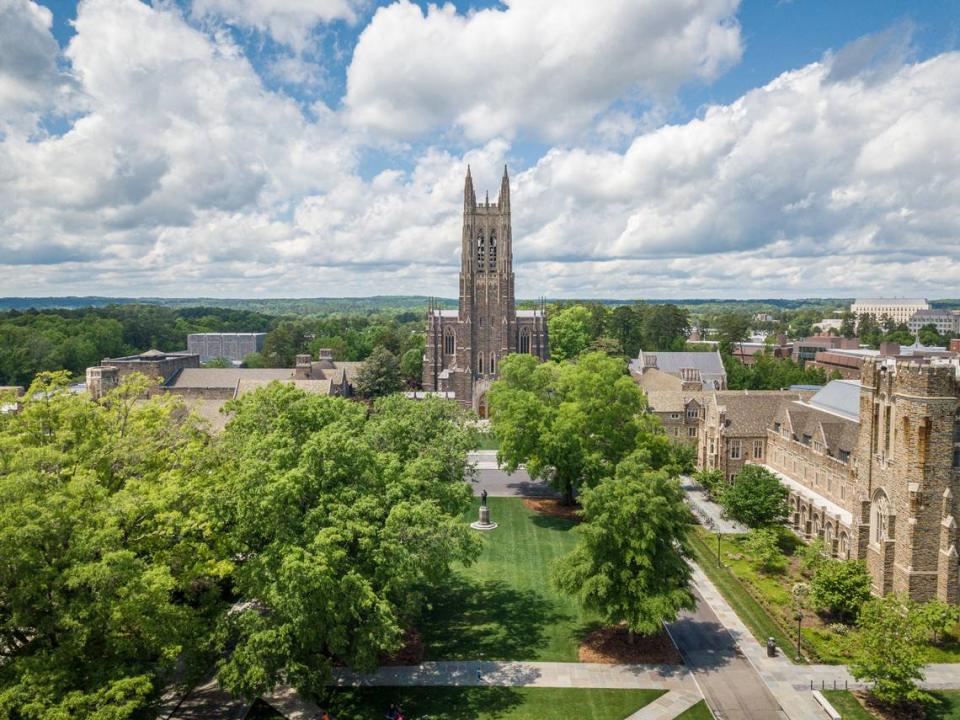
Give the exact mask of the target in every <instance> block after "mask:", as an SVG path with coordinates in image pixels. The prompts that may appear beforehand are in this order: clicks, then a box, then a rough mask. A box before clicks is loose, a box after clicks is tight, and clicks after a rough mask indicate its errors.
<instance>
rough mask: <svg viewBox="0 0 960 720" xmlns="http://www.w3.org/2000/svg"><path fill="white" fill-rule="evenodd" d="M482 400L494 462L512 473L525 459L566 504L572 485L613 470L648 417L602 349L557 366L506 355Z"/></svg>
mask: <svg viewBox="0 0 960 720" xmlns="http://www.w3.org/2000/svg"><path fill="white" fill-rule="evenodd" d="M488 398H489V400H490V410H491V419H492V423H493V429H494V432H495V433H496V435H497V438H499V440H500V450H499V453H498V457H499V459H500V461H501V462H502V463H503V464H504V465H505V467H506V468H507V469H508V470H509V471H511V472H512V471H513V470H515V469H516V468H517V467H518V466H519V465H520V464H521V463H525V464H526V466H527V471H528V472H529V473H530V475H531V476H532V477H534V478H542V479H545V480H547V481H549V482H550V483H551V484H552V485H553V486H554V487H556V488H557V489H558V490H560V491H561V492H562V493H563V496H564V500H565V502H567V503H572V502H573V495H574V492H575V491H576V490H577V489H579V488H581V487H591V486H593V485H595V484H597V483H598V482H599V481H600V479H601V478H604V477H609V476H611V475H613V473H614V470H615V469H616V466H617V464H618V463H619V462H620V461H621V460H622V459H623V458H624V457H626V456H627V455H629V454H630V453H631V452H633V450H634V449H635V447H636V441H637V437H638V434H639V433H640V430H641V423H642V422H646V420H642V419H641V417H640V413H641V411H642V410H643V407H644V397H643V393H642V392H641V391H640V389H639V388H638V387H637V385H636V383H634V382H633V380H632V379H631V378H630V376H629V375H628V374H627V370H626V365H625V364H624V363H623V361H621V360H618V359H616V358H611V357H609V356H607V355H605V354H603V353H587V354H585V355H582V356H580V358H579V360H578V361H577V362H576V363H571V362H565V363H561V364H554V363H543V364H540V363H538V362H537V360H536V358H534V357H532V356H530V355H520V354H514V355H508V356H507V357H506V358H504V359H503V362H502V363H501V364H500V379H499V380H497V381H496V382H494V383H493V386H492V387H491V388H490V391H489V393H488ZM653 420H654V421H655V420H656V418H653ZM651 434H652V433H651ZM663 439H664V440H666V438H663ZM667 442H669V441H667ZM667 452H668V454H669V451H667ZM669 459H672V455H670V456H669V458H668V460H669Z"/></svg>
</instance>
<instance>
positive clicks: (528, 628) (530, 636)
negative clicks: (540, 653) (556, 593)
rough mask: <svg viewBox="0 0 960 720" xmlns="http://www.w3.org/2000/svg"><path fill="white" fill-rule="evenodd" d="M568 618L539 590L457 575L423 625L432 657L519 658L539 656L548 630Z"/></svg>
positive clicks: (448, 658)
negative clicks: (518, 588) (537, 652)
mask: <svg viewBox="0 0 960 720" xmlns="http://www.w3.org/2000/svg"><path fill="white" fill-rule="evenodd" d="M569 619H570V618H569V616H567V615H564V614H561V613H558V612H557V611H556V609H555V608H554V606H553V603H551V602H550V601H549V600H548V599H546V598H545V597H544V596H542V595H541V594H540V593H538V592H536V591H534V590H517V589H515V588H512V587H510V586H509V585H507V584H506V583H505V582H502V581H500V580H491V581H487V582H479V581H476V580H472V579H470V578H467V577H465V576H464V575H462V574H460V573H456V574H455V575H454V576H453V578H452V579H451V581H450V583H449V584H448V585H446V586H444V588H443V590H442V594H440V595H438V596H437V597H435V598H434V599H433V608H432V610H430V611H429V612H428V613H427V617H426V618H425V620H424V622H423V623H422V624H421V627H422V628H423V630H422V634H423V642H424V646H425V650H426V656H427V659H430V660H516V659H520V658H532V657H535V656H536V650H537V649H538V648H540V647H542V646H543V644H544V642H545V640H544V636H543V631H544V628H546V627H547V626H549V625H552V624H554V623H557V622H562V621H564V620H569Z"/></svg>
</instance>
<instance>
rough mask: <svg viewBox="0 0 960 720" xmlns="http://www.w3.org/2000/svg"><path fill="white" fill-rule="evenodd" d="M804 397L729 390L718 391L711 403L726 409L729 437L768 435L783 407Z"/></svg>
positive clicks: (797, 394) (726, 430)
mask: <svg viewBox="0 0 960 720" xmlns="http://www.w3.org/2000/svg"><path fill="white" fill-rule="evenodd" d="M800 397H801V396H800V393H795V392H788V391H781V390H726V391H722V392H718V393H714V394H713V396H712V397H711V400H710V402H712V403H715V404H716V406H717V409H718V410H719V409H722V410H724V411H725V417H726V425H725V426H724V431H723V432H724V434H725V435H726V436H727V437H764V436H765V435H766V434H767V429H768V428H769V427H770V426H771V425H772V424H773V420H774V418H775V417H776V415H777V411H778V410H779V409H780V408H781V406H782V405H783V404H784V403H785V402H789V401H791V400H798V399H799V398H800Z"/></svg>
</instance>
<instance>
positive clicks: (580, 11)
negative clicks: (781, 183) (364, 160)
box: [345, 0, 741, 139]
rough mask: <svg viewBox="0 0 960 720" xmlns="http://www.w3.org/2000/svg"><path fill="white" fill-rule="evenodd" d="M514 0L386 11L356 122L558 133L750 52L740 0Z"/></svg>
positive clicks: (358, 81)
mask: <svg viewBox="0 0 960 720" xmlns="http://www.w3.org/2000/svg"><path fill="white" fill-rule="evenodd" d="M505 4H506V8H505V9H499V8H492V9H488V10H482V11H479V12H473V13H470V14H468V15H461V14H459V13H457V11H456V9H455V8H454V7H453V5H451V4H445V5H444V6H442V7H437V6H435V5H430V6H428V8H427V12H426V14H424V13H423V12H422V11H421V9H420V8H419V7H418V6H417V5H414V4H413V3H411V2H408V0H399V2H396V3H394V4H392V5H390V6H388V7H385V8H380V9H379V10H378V11H377V12H376V14H375V15H374V17H373V19H372V20H371V22H370V24H369V25H367V27H366V28H365V29H364V31H363V33H362V34H361V36H360V39H359V41H358V42H357V46H356V49H355V51H354V55H353V60H352V62H351V64H350V68H349V71H348V89H347V95H346V99H345V102H346V106H347V108H348V109H349V115H350V118H351V119H352V121H353V122H354V123H356V124H357V125H360V126H364V127H368V128H372V129H375V130H378V131H384V132H388V133H392V134H396V135H401V136H404V135H416V134H419V133H423V132H426V131H428V130H431V129H434V128H437V127H443V126H446V125H448V124H454V125H456V126H459V127H460V128H462V130H463V131H464V132H465V133H466V135H467V136H468V137H469V138H473V139H487V138H492V137H496V136H501V135H507V136H509V135H512V134H513V133H514V132H516V131H517V130H518V129H525V130H528V131H530V132H533V133H537V134H539V135H542V136H544V137H547V138H550V139H558V138H564V137H567V136H569V135H570V134H571V133H576V132H579V131H581V130H583V129H584V128H586V126H587V125H588V124H589V123H590V121H591V120H592V119H593V118H594V117H595V116H596V115H597V114H598V113H600V112H601V111H603V110H604V109H606V108H607V107H608V106H609V105H610V104H611V103H612V102H613V101H614V100H616V99H618V98H621V97H624V96H636V97H638V98H642V99H647V100H649V99H651V98H654V99H656V98H658V97H665V96H667V95H669V94H670V93H673V92H674V91H675V90H676V89H677V88H678V87H679V86H680V85H682V84H683V83H685V82H687V81H690V80H692V79H697V78H699V79H704V80H709V79H711V78H713V77H716V75H717V74H718V73H720V72H721V71H722V70H723V69H724V68H726V67H727V66H729V65H730V64H732V63H734V62H736V61H737V60H738V59H739V58H740V53H741V40H740V29H739V26H738V25H737V22H736V19H735V16H734V14H735V11H736V8H737V0H687V1H685V2H676V1H675V0H643V1H639V0H637V1H634V2H622V1H621V0H593V1H592V2H582V1H581V0H507V2H506V3H505Z"/></svg>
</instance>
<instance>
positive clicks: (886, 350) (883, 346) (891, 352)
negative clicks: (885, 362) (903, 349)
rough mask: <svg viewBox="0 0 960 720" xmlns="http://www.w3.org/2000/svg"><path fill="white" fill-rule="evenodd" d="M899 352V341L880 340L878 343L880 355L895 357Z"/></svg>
mask: <svg viewBox="0 0 960 720" xmlns="http://www.w3.org/2000/svg"><path fill="white" fill-rule="evenodd" d="M899 354H900V343H895V342H882V343H880V357H896V356H897V355H899Z"/></svg>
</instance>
